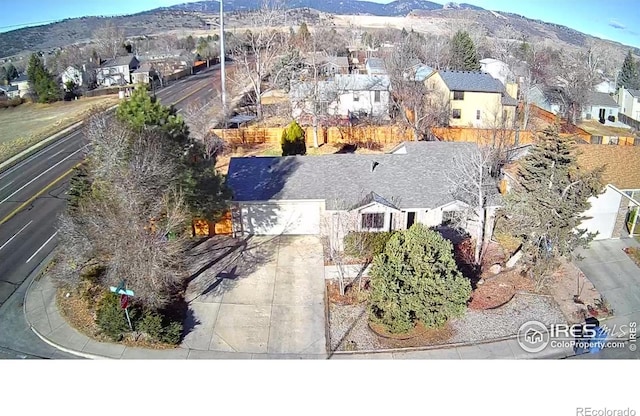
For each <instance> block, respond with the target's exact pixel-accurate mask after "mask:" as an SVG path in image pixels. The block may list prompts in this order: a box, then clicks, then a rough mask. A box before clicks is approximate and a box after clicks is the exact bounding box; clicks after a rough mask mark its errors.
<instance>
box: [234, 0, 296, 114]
mask: <svg viewBox="0 0 640 416" xmlns="http://www.w3.org/2000/svg"><path fill="white" fill-rule="evenodd" d="M282 17H283V11H282V8H281V7H280V5H279V3H278V2H270V1H265V2H264V3H263V5H262V8H261V9H259V10H257V11H255V12H251V13H247V15H246V19H245V22H246V23H245V24H246V26H247V27H249V28H250V29H248V30H247V31H246V32H245V33H244V34H242V35H241V36H239V38H240V39H239V42H237V43H236V45H234V47H233V49H232V50H231V55H232V56H233V59H234V61H235V62H236V71H237V72H238V75H239V76H238V79H241V80H242V81H243V82H249V83H250V84H251V87H252V92H253V95H254V99H255V105H256V115H257V117H258V119H262V95H263V93H264V90H263V85H262V84H263V82H264V81H265V80H266V78H267V76H268V75H269V73H270V72H271V70H272V69H273V67H274V65H275V63H276V61H277V59H278V57H279V56H280V54H281V52H282V51H283V46H284V43H285V39H286V34H285V33H284V32H282V31H281V30H280V26H281V20H282Z"/></svg>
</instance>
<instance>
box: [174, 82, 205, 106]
mask: <svg viewBox="0 0 640 416" xmlns="http://www.w3.org/2000/svg"><path fill="white" fill-rule="evenodd" d="M208 86H209V84H205V85H203V86H202V87H201V88H198V89H197V90H195V91H193V92H190V93H189V94H187V95H185V96H184V97H182V98H180V99H179V100H178V101H175V102H174V103H173V104H172V105H176V104H179V103H181V102H183V101H184V100H186V99H187V98H189V97H191V96H192V95H193V94H195V93H197V92H200V91H202V90H203V89H205V88H207V87H208Z"/></svg>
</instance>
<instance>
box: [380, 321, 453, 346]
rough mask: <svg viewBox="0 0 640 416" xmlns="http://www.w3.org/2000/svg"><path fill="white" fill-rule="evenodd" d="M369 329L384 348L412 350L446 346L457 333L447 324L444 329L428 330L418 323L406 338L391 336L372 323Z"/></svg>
mask: <svg viewBox="0 0 640 416" xmlns="http://www.w3.org/2000/svg"><path fill="white" fill-rule="evenodd" d="M369 327H370V328H371V330H372V331H373V332H374V333H375V334H376V336H377V337H378V340H379V342H380V344H381V345H382V348H410V347H421V346H425V345H441V344H446V343H447V342H448V341H449V340H450V339H451V337H453V335H454V333H455V332H454V330H453V329H452V328H451V325H450V324H446V325H445V326H443V327H442V328H427V327H425V326H424V325H422V323H420V322H418V324H417V325H416V327H415V328H414V329H413V330H412V331H411V332H410V333H408V334H406V335H404V336H396V335H395V334H390V333H388V332H387V331H386V330H385V329H384V328H383V327H382V326H380V325H376V324H373V323H370V324H369ZM402 338H406V339H402Z"/></svg>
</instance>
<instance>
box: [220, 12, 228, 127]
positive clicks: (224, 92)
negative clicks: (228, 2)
mask: <svg viewBox="0 0 640 416" xmlns="http://www.w3.org/2000/svg"><path fill="white" fill-rule="evenodd" d="M224 64H225V50H224V0H220V83H221V84H222V120H223V125H224V127H226V126H227V87H226V73H225V68H224Z"/></svg>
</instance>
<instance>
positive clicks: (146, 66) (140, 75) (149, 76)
mask: <svg viewBox="0 0 640 416" xmlns="http://www.w3.org/2000/svg"><path fill="white" fill-rule="evenodd" d="M154 75H155V71H154V69H153V65H151V64H150V63H149V62H145V63H143V64H142V65H140V67H139V68H138V69H136V70H135V71H133V72H132V73H131V81H132V83H133V84H150V83H151V81H152V80H153V77H154Z"/></svg>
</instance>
